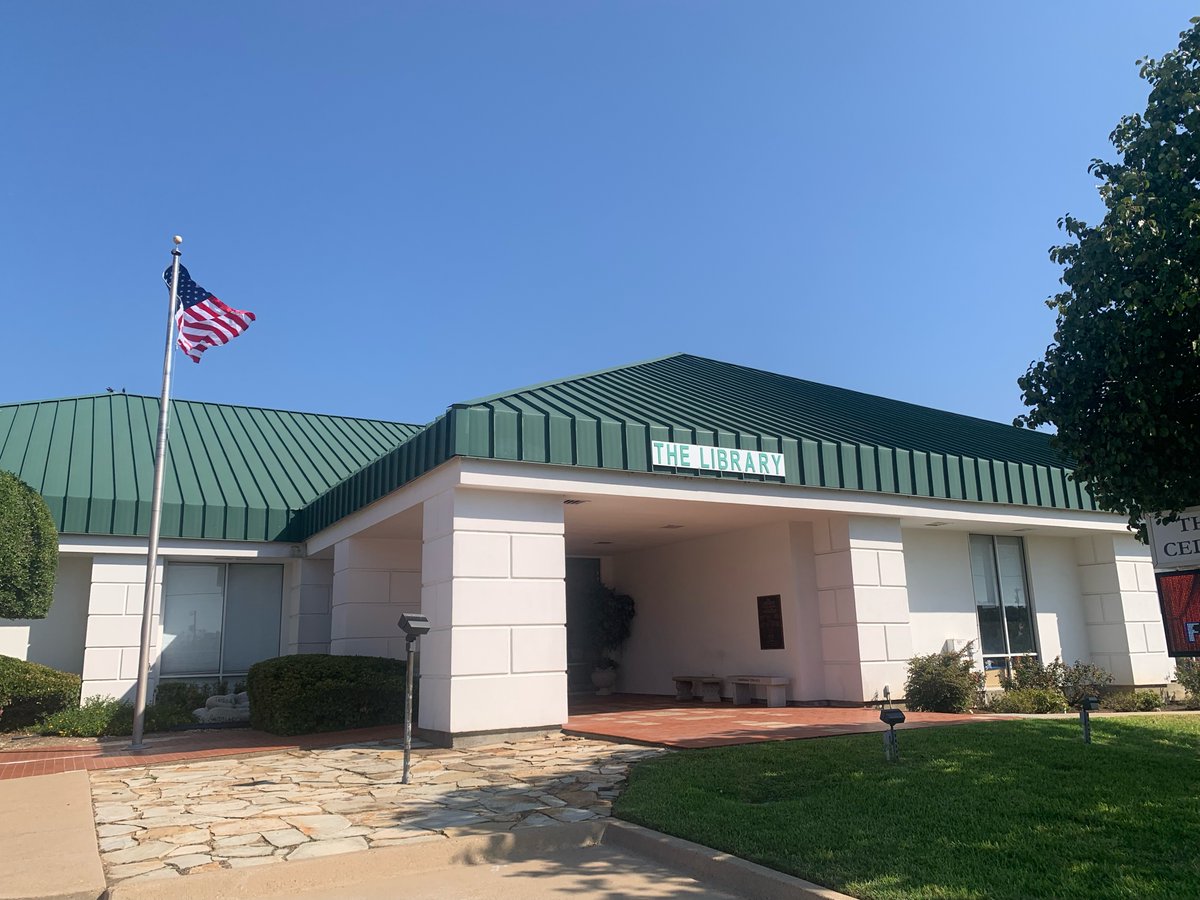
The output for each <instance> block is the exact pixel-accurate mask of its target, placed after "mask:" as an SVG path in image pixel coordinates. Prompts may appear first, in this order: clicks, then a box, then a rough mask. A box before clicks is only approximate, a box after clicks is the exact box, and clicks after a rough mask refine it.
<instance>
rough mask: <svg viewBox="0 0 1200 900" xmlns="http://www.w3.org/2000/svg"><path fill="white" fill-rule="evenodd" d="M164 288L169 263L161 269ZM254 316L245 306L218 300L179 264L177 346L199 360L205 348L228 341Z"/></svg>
mask: <svg viewBox="0 0 1200 900" xmlns="http://www.w3.org/2000/svg"><path fill="white" fill-rule="evenodd" d="M163 280H164V281H166V283H167V290H168V291H169V290H170V289H171V266H167V270H166V271H165V272H163ZM256 318H257V317H256V316H255V315H254V313H252V312H249V311H248V310H245V309H234V308H233V307H232V306H227V305H226V304H224V303H222V302H221V301H220V300H218V299H217V298H216V297H214V296H213V295H212V294H210V293H209V292H208V291H206V290H205V289H204V288H202V287H200V285H198V284H196V282H194V281H192V276H191V275H189V274H188V270H187V269H185V268H184V267H183V266H180V267H179V305H178V306H177V307H176V308H175V324H176V325H177V326H178V327H179V349H180V350H182V351H183V352H184V353H186V354H187V355H188V356H190V357H191V359H192V362H200V354H201V353H203V352H204V351H205V350H207V349H208V348H209V347H217V346H220V345H221V344H228V343H229V342H230V341H231V340H233V339H234V338H235V337H237V336H238V335H239V334H241V333H242V332H243V331H245V330H246V329H247V328H249V327H250V323H251V322H253V321H254V320H255V319H256Z"/></svg>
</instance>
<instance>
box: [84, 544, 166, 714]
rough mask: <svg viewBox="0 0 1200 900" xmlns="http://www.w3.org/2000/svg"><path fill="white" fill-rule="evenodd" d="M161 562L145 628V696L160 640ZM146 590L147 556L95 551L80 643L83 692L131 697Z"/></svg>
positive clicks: (153, 675)
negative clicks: (147, 647)
mask: <svg viewBox="0 0 1200 900" xmlns="http://www.w3.org/2000/svg"><path fill="white" fill-rule="evenodd" d="M162 580H163V563H162V561H161V560H160V561H159V564H158V567H157V569H156V571H155V586H154V619H153V622H152V623H151V628H150V651H151V652H150V696H151V697H153V696H154V687H155V685H156V684H157V683H158V671H157V670H158V665H157V664H158V649H159V647H160V646H161V644H162V641H161V636H162V625H161V613H162ZM145 593H146V557H145V556H144V555H142V556H117V555H113V556H97V557H95V559H94V561H93V562H92V575H91V587H90V589H89V592H88V617H87V632H86V634H85V636H84V647H83V691H82V696H83V697H85V698H86V697H91V696H93V695H102V696H110V697H118V698H124V699H127V700H133V696H134V693H135V691H136V689H137V673H138V654H139V648H140V646H141V640H142V605H143V602H144V599H145Z"/></svg>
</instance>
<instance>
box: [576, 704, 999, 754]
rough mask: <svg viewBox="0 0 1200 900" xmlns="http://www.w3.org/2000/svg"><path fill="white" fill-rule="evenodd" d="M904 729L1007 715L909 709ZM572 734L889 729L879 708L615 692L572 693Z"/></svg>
mask: <svg viewBox="0 0 1200 900" xmlns="http://www.w3.org/2000/svg"><path fill="white" fill-rule="evenodd" d="M905 715H906V717H907V720H906V721H905V723H904V724H903V725H901V726H899V728H901V729H904V728H920V727H927V726H930V725H961V724H963V723H966V722H979V721H987V720H993V719H1004V718H1008V717H1006V716H986V715H951V714H948V713H918V712H910V713H906V714H905ZM563 730H564V731H566V732H567V733H569V734H578V735H583V736H586V737H595V738H606V739H609V740H623V741H634V742H637V743H644V744H658V745H661V746H664V747H689V748H697V747H727V746H729V745H731V744H752V743H756V742H758V741H788V740H795V739H797V738H815V737H826V736H828V735H833V734H859V733H862V732H868V731H885V730H886V726H885V725H884V724H883V723H882V722H880V721H879V710H878V709H865V708H863V707H857V708H853V707H837V706H785V707H779V708H776V709H770V708H768V707H765V706H734V705H732V704H730V703H703V702H700V701H693V702H690V703H689V702H680V701H677V700H675V699H674V698H671V697H662V696H656V695H642V694H614V695H613V696H611V697H586V698H578V699H575V698H572V703H571V712H570V717H569V718H568V719H567V723H566V725H564V726H563Z"/></svg>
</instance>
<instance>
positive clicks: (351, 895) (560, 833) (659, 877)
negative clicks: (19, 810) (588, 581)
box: [109, 819, 851, 900]
mask: <svg viewBox="0 0 1200 900" xmlns="http://www.w3.org/2000/svg"><path fill="white" fill-rule="evenodd" d="M164 891H167V892H169V893H170V895H171V897H172V900H235V898H238V900H240V898H244V897H254V898H261V900H283V898H292V897H297V898H307V900H317V898H320V900H359V898H362V900H391V898H394V897H397V896H401V895H402V896H404V897H405V898H406V900H441V898H444V897H455V898H478V900H509V898H512V900H536V898H550V897H561V896H563V895H564V894H578V895H580V896H583V897H638V898H646V900H655V898H668V897H682V898H687V897H696V898H699V897H705V898H713V900H734V898H755V900H851V898H849V897H846V896H845V895H844V894H839V893H837V892H836V891H831V890H828V889H826V888H822V887H820V886H818V885H815V884H811V883H809V882H806V881H802V880H800V879H798V878H792V877H791V876H788V875H783V874H781V873H779V872H775V871H773V870H771V869H767V868H764V867H762V866H758V865H754V864H753V863H748V862H746V861H745V860H741V859H738V858H737V857H733V856H729V855H728V854H725V853H720V852H718V851H715V850H711V849H710V848H708V847H702V846H700V845H699V844H693V843H691V842H690V841H683V840H680V839H679V838H673V837H669V836H668V835H664V834H660V833H658V832H655V831H650V830H648V829H645V828H640V827H638V826H636V825H631V824H629V823H626V822H618V821H614V820H611V819H609V820H603V821H598V822H578V823H574V824H569V825H558V826H550V827H544V828H530V829H526V830H524V831H520V832H507V833H497V834H490V835H481V834H477V835H469V836H463V837H458V838H451V839H447V840H444V841H440V842H433V843H422V844H419V845H409V846H397V847H386V848H380V849H373V850H368V851H364V852H360V853H352V854H345V855H340V856H333V857H323V858H319V859H308V860H304V861H302V862H295V863H289V864H287V865H272V866H264V867H255V868H248V869H223V870H221V871H212V872H202V873H197V874H194V875H189V876H187V877H186V878H174V879H171V880H170V883H169V884H163V883H160V882H157V881H128V882H122V883H119V884H117V885H116V886H115V887H113V889H112V891H111V892H110V894H109V900H156V898H160V897H162V896H163V894H164Z"/></svg>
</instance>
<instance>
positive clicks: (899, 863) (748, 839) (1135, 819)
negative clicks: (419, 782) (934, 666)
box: [615, 715, 1200, 898]
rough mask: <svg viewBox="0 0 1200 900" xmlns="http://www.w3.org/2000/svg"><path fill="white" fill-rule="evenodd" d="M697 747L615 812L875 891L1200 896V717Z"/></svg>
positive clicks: (638, 778)
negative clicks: (887, 741) (1088, 737)
mask: <svg viewBox="0 0 1200 900" xmlns="http://www.w3.org/2000/svg"><path fill="white" fill-rule="evenodd" d="M900 751H901V756H902V758H901V761H900V762H899V763H895V764H890V763H887V762H885V761H884V759H883V747H882V743H881V740H880V738H879V736H878V735H876V734H869V735H867V734H863V735H851V736H847V737H833V738H821V739H818V740H806V741H783V742H776V743H766V744H751V745H747V746H741V747H725V748H721V749H716V750H690V751H683V752H680V753H674V754H670V755H668V756H666V757H663V758H659V759H654V760H648V761H646V762H643V763H641V764H639V765H638V766H637V767H636V768H635V769H634V771H633V772H632V775H631V778H630V781H629V785H628V787H627V789H626V790H625V793H624V794H623V795H622V796H621V798H620V799H619V801H618V802H617V805H616V808H615V813H616V815H618V816H619V817H621V818H623V819H627V820H629V821H631V822H636V823H638V824H641V825H646V826H648V827H650V828H655V829H658V830H659V831H665V832H667V833H669V834H674V835H678V836H680V837H684V838H687V839H689V840H693V841H697V842H699V843H701V844H706V845H708V846H710V847H716V848H718V849H721V850H725V851H728V852H730V853H733V854H736V855H737V856H741V857H743V858H745V859H749V860H753V861H754V862H758V863H762V864H763V865H767V866H771V867H772V868H775V869H779V870H781V871H784V872H788V873H791V874H793V875H798V876H800V877H801V878H806V879H808V880H810V881H815V882H817V883H819V884H823V885H827V886H829V887H834V888H837V889H838V890H842V891H845V892H846V893H848V894H852V895H854V896H856V897H864V898H866V897H870V898H901V897H903V898H918V897H919V898H968V897H969V898H1030V897H1055V898H1065V897H1086V898H1093V897H1136V898H1148V897H1171V898H1177V897H1200V715H1174V716H1161V715H1160V716H1154V715H1147V716H1129V717H1121V718H1093V719H1092V744H1091V745H1090V746H1086V745H1084V744H1083V742H1082V741H1081V739H1080V727H1079V722H1078V720H1077V719H1076V720H1072V719H1045V720H1021V721H1013V722H988V723H979V724H973V725H963V726H951V727H942V728H924V729H914V730H911V731H903V732H902V733H901V734H900Z"/></svg>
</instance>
